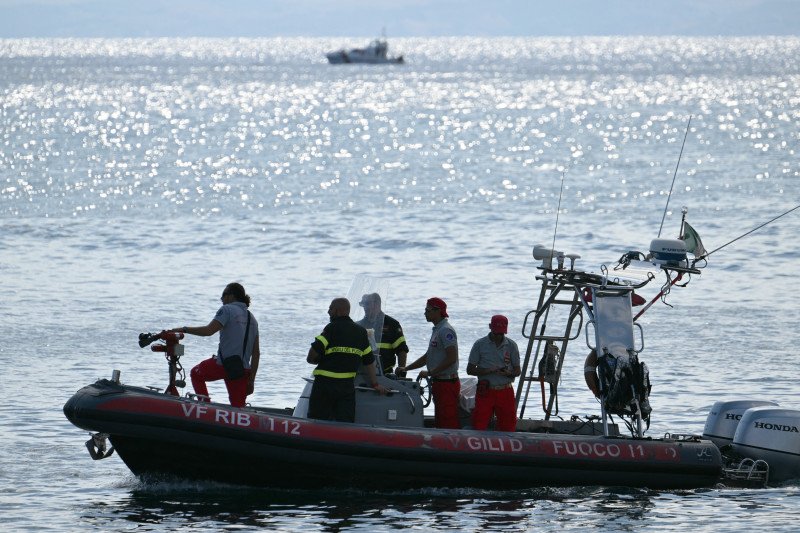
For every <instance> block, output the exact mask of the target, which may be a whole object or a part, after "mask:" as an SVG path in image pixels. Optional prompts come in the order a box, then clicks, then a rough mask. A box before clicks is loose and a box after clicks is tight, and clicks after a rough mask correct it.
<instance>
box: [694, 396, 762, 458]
mask: <svg viewBox="0 0 800 533" xmlns="http://www.w3.org/2000/svg"><path fill="white" fill-rule="evenodd" d="M764 405H768V406H773V407H776V406H777V405H778V404H777V403H775V402H770V401H764V400H734V401H721V402H715V403H714V405H713V406H711V411H710V412H709V413H708V417H706V426H705V427H704V428H703V438H706V439H708V440H710V441H711V442H713V443H714V444H716V445H717V447H718V448H722V447H723V446H726V445H728V444H730V443H731V442H732V441H733V435H734V433H736V428H737V427H738V426H739V420H740V419H741V418H742V415H743V414H744V412H745V411H747V410H748V409H750V408H751V407H759V406H764Z"/></svg>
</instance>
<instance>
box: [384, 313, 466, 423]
mask: <svg viewBox="0 0 800 533" xmlns="http://www.w3.org/2000/svg"><path fill="white" fill-rule="evenodd" d="M447 318H448V315H447V304H446V303H445V302H444V300H442V299H441V298H429V299H428V301H427V302H426V305H425V319H426V320H427V321H428V322H431V323H432V324H433V332H432V333H431V340H430V342H429V343H428V351H426V352H425V354H424V355H423V356H422V357H420V358H419V359H417V360H416V361H414V362H413V363H411V364H410V365H408V366H407V367H402V366H399V367H397V371H398V372H403V373H404V372H406V371H408V370H413V369H415V368H420V367H422V366H423V365H425V366H426V367H427V370H423V371H422V372H420V373H419V376H420V378H426V377H430V378H431V396H432V397H433V408H434V418H435V424H436V427H437V428H441V429H460V428H461V421H460V420H459V418H458V396H459V394H460V393H461V381H460V380H459V379H458V339H457V338H456V330H455V329H453V326H451V325H450V323H449V322H448V320H447Z"/></svg>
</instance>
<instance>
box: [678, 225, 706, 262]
mask: <svg viewBox="0 0 800 533" xmlns="http://www.w3.org/2000/svg"><path fill="white" fill-rule="evenodd" d="M683 242H685V243H686V251H687V252H689V253H690V254H694V256H695V257H702V256H704V255H706V249H705V248H704V247H703V241H701V240H700V235H698V234H697V232H696V231H695V230H694V228H693V227H691V226H690V225H689V223H688V222H684V223H683Z"/></svg>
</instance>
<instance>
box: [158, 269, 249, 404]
mask: <svg viewBox="0 0 800 533" xmlns="http://www.w3.org/2000/svg"><path fill="white" fill-rule="evenodd" d="M220 300H221V301H222V307H220V308H219V309H218V310H217V314H216V315H215V316H214V318H213V319H212V320H211V322H209V323H208V324H207V325H205V326H199V327H189V326H183V327H181V328H175V329H173V330H171V331H176V332H178V331H179V332H182V333H186V334H189V335H198V336H200V337H208V336H211V335H213V334H215V333H216V332H218V331H219V348H218V349H217V354H216V355H214V356H212V357H210V358H209V359H206V360H205V361H202V362H200V363H199V364H198V365H197V366H195V367H194V368H192V371H191V373H190V376H191V378H192V386H193V387H194V392H195V393H196V394H197V395H198V396H201V397H203V398H204V399H206V400H207V401H210V400H211V398H210V396H209V394H208V387H207V386H206V383H207V382H209V381H217V380H220V379H224V380H225V387H226V388H227V389H228V399H229V400H230V402H231V405H232V406H233V407H244V406H245V400H246V398H247V396H248V395H249V394H252V393H253V391H254V389H255V378H256V372H257V371H258V363H259V360H260V358H261V350H260V348H259V336H258V321H257V320H256V318H255V317H254V316H253V313H251V312H250V310H249V309H248V307H250V296H248V295H247V293H245V290H244V287H242V285H241V284H239V283H229V284H228V285H227V286H226V287H225V290H224V291H222V297H221V298H220Z"/></svg>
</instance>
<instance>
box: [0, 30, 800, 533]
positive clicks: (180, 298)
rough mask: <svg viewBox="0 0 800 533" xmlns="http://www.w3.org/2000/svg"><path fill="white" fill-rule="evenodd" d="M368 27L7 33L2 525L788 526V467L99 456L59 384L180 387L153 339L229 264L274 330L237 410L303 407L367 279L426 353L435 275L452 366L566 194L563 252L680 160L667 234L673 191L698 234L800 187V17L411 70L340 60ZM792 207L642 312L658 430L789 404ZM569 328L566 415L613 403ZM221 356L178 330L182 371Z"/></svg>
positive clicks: (794, 368) (477, 53)
mask: <svg viewBox="0 0 800 533" xmlns="http://www.w3.org/2000/svg"><path fill="white" fill-rule="evenodd" d="M354 44H359V43H348V42H343V41H339V40H333V39H331V40H324V39H270V40H267V39H264V40H243V39H228V40H192V39H186V40H181V39H162V40H157V39H154V40H0V225H1V227H2V231H0V276H2V279H3V282H4V283H2V286H0V315H2V317H3V318H4V325H5V332H4V333H5V335H4V340H3V341H2V342H0V358H2V361H3V363H4V364H3V367H4V370H3V371H2V379H0V383H1V384H2V389H3V391H4V393H5V396H6V402H4V404H3V405H2V407H0V434H2V436H3V439H2V441H3V444H4V446H2V451H0V514H1V515H2V517H3V519H2V521H3V526H4V528H5V529H8V530H86V529H92V530H102V531H109V530H115V531H119V530H128V529H130V530H134V529H135V530H138V531H153V530H156V531H174V530H182V529H197V530H219V529H271V530H281V531H309V530H313V531H356V530H364V531H374V530H388V529H398V528H401V527H406V526H407V527H413V528H416V529H432V530H442V531H444V530H465V531H477V530H512V531H519V530H534V529H536V530H543V531H561V530H585V529H587V528H589V527H592V528H593V527H601V528H604V529H607V530H611V531H641V530H652V531H659V530H664V531H667V530H669V531H673V530H676V529H687V528H692V529H695V530H701V531H715V532H716V531H742V530H747V529H756V528H760V529H764V530H770V531H794V529H795V527H793V524H794V523H796V521H797V520H798V519H799V518H800V511H798V510H797V509H798V508H799V507H800V492H799V491H798V485H797V484H796V483H788V484H785V485H783V486H779V487H773V488H770V489H767V490H742V489H731V488H725V487H716V488H713V489H702V490H695V491H682V492H653V491H647V490H630V489H622V488H596V487H585V488H574V489H548V488H544V489H531V490H529V491H514V492H490V491H480V490H465V489H449V490H444V489H436V490H434V489H430V490H428V491H414V492H399V493H396V492H386V493H377V494H376V493H372V492H369V493H365V492H359V491H357V490H353V491H351V492H345V493H341V492H334V491H328V490H325V489H324V488H321V489H320V490H319V491H307V492H292V491H286V492H284V491H266V490H254V489H249V488H242V487H229V486H220V485H215V484H194V483H191V484H189V483H184V482H180V481H151V482H142V481H140V480H137V479H135V478H134V477H133V476H132V475H131V474H130V473H129V472H128V470H127V469H126V467H125V466H124V464H123V463H122V462H121V461H120V460H119V458H117V457H114V458H111V459H108V460H105V461H100V462H93V461H91V459H90V458H89V457H88V454H87V453H86V450H85V448H84V447H83V441H84V440H85V439H86V438H87V436H86V434H85V433H84V432H82V431H81V430H78V429H77V428H75V427H73V426H72V425H70V424H69V423H68V422H67V421H66V419H65V418H64V417H63V414H62V413H61V407H62V405H63V403H64V402H65V401H66V399H67V398H69V396H70V395H71V394H72V393H73V392H74V391H75V390H77V389H78V388H79V387H81V386H82V385H85V384H87V383H89V382H91V381H93V380H95V379H97V378H99V377H108V376H109V375H110V373H111V370H112V369H120V370H121V372H122V377H123V381H126V382H129V383H136V384H142V385H154V386H160V387H163V386H164V384H165V381H166V368H165V365H164V362H163V360H162V359H161V358H160V357H159V356H157V355H156V354H154V353H152V352H148V351H144V350H140V349H139V348H138V347H137V345H136V343H135V340H136V336H137V334H138V333H139V332H140V331H154V330H158V329H161V328H165V327H176V326H181V325H184V324H190V325H202V324H205V323H207V322H208V320H209V319H210V318H211V317H213V313H214V312H215V310H216V308H217V306H218V297H219V293H220V291H221V290H222V288H223V287H224V285H225V284H226V283H228V282H229V281H232V280H238V281H241V282H242V283H243V284H244V286H245V287H246V289H247V291H248V293H249V294H250V295H251V296H252V299H253V307H252V309H253V311H254V313H256V315H257V316H258V317H259V321H260V322H261V325H262V326H261V327H262V337H263V340H262V351H264V352H265V356H264V363H263V369H262V371H261V372H259V378H258V380H257V390H256V393H255V394H254V395H253V396H251V402H252V403H253V404H256V405H277V406H291V405H293V404H294V402H295V401H296V398H297V396H298V395H299V392H300V390H301V389H302V385H303V382H302V380H301V379H300V377H299V376H304V375H307V374H308V372H309V370H310V369H309V367H308V365H307V364H306V363H305V353H306V352H307V347H308V344H309V343H310V341H311V340H312V339H313V337H314V335H316V334H317V333H319V330H320V328H321V327H322V326H323V325H324V324H325V322H326V321H327V316H326V314H325V311H326V309H327V306H328V302H329V301H330V299H331V298H332V297H334V296H338V295H341V294H345V293H347V291H348V289H349V287H350V283H351V281H352V280H353V278H354V276H355V275H357V274H359V273H367V274H370V275H372V276H376V277H382V278H385V279H387V280H388V282H389V287H390V289H389V299H388V302H387V303H386V305H385V308H386V310H387V311H388V312H389V313H390V314H392V315H393V316H395V317H396V318H398V319H399V320H400V321H401V322H402V324H403V326H404V329H405V331H406V337H407V339H408V341H409V345H410V347H411V352H412V353H411V356H412V357H415V356H417V355H420V354H421V353H422V351H423V349H424V347H425V345H426V342H427V338H428V334H429V326H428V325H427V324H426V323H425V321H424V318H423V316H422V310H423V308H424V302H425V299H427V298H428V297H429V296H432V295H438V296H441V297H443V298H444V299H445V300H446V301H447V302H448V304H449V310H450V311H451V316H452V323H453V324H454V326H455V327H456V328H457V330H458V332H459V338H460V339H461V365H462V368H463V367H464V366H465V364H466V353H468V350H469V346H470V345H471V343H472V342H473V341H474V340H475V339H476V338H478V337H479V336H481V335H483V334H484V333H485V329H486V324H487V322H488V318H489V316H490V315H492V314H494V313H498V312H502V313H504V314H506V315H508V316H509V317H510V319H511V332H512V333H511V335H512V337H515V338H516V339H517V340H518V341H520V342H521V341H522V340H523V339H522V338H521V335H520V334H519V331H520V329H521V327H522V320H523V318H524V316H525V313H526V312H527V311H529V310H530V309H531V308H532V307H533V306H534V304H535V298H536V296H537V290H538V286H537V285H536V283H535V280H534V275H535V273H536V270H535V268H534V264H533V261H532V260H531V259H530V250H531V247H532V245H533V244H535V243H544V244H547V245H550V244H552V242H553V238H554V229H555V224H556V211H557V207H558V206H559V203H560V206H561V209H560V211H559V212H558V229H557V232H556V247H557V248H559V249H562V250H565V251H567V252H574V253H579V254H581V256H582V257H581V259H580V260H579V265H584V266H585V267H586V268H590V269H595V270H596V269H598V268H599V267H600V265H601V264H608V265H611V264H613V263H614V262H615V261H616V260H617V259H618V258H619V257H620V256H621V255H622V254H623V253H624V252H626V251H628V250H646V249H647V247H648V245H649V242H650V240H651V239H652V238H654V237H656V236H657V235H658V233H659V227H660V225H661V220H662V216H663V215H664V209H665V205H666V204H667V198H668V196H667V195H668V193H669V191H670V187H671V184H672V181H673V177H674V178H675V186H674V190H673V193H672V196H671V197H670V199H669V209H668V212H667V214H666V217H665V220H664V226H663V236H666V237H675V236H676V234H677V231H678V227H679V224H680V209H681V207H682V206H687V207H688V208H689V214H688V219H689V220H690V221H691V223H692V224H693V225H694V227H695V228H696V229H698V231H699V232H700V234H701V236H702V237H703V240H704V242H705V245H706V247H707V248H708V249H709V250H713V249H715V248H718V247H720V246H723V245H725V244H726V243H728V242H729V241H731V240H733V239H735V238H736V237H738V236H740V235H742V234H743V233H745V232H747V231H749V230H751V229H753V228H755V227H756V226H758V225H760V224H762V223H764V222H767V221H769V220H770V219H772V218H773V217H775V216H777V215H780V214H781V213H783V212H785V211H787V210H789V209H791V208H792V207H794V206H796V205H798V204H800V186H799V185H798V183H800V182H799V181H798V180H800V164H799V163H798V154H797V151H798V146H800V133H799V132H800V63H798V61H797V57H798V56H800V39H797V38H740V39H711V38H709V39H702V38H694V39H669V38H658V39H654V38H647V39H644V38H641V39H639V38H583V39H582V38H577V39H566V38H562V39H555V38H554V39H467V38H458V39H426V40H421V39H398V40H396V41H392V43H391V44H392V47H393V53H401V54H403V55H404V56H405V57H406V59H407V64H406V65H404V66H401V67H367V66H352V65H351V66H340V67H334V66H330V65H327V64H326V63H325V62H324V52H325V51H327V50H332V49H337V48H340V47H342V46H345V45H348V46H349V45H354ZM690 117H691V125H690V128H689V131H688V135H687V136H686V143H685V147H684V148H683V155H682V157H681V160H680V164H679V165H678V156H679V153H680V152H681V147H682V145H683V140H684V133H685V131H686V126H687V123H688V122H689V120H690ZM676 167H677V171H676ZM562 186H563V190H562ZM798 213H800V210H799V211H795V212H793V213H791V214H789V215H786V216H785V217H782V218H780V219H778V220H777V221H775V222H774V223H771V224H769V225H767V226H766V227H764V228H763V229H760V230H759V231H757V232H755V233H753V234H752V235H750V236H748V237H746V238H744V239H741V240H739V241H736V242H735V243H733V244H731V245H730V246H726V247H724V248H722V249H721V250H719V251H718V252H715V253H713V254H712V255H711V257H710V259H709V266H708V268H706V269H705V271H704V272H703V274H702V276H699V277H698V276H695V277H694V278H693V279H692V280H691V283H690V284H689V286H688V287H687V288H685V289H675V290H673V292H672V293H671V294H670V295H669V297H668V300H667V302H668V303H669V304H671V305H674V308H670V307H667V306H664V305H661V304H658V305H656V306H654V307H653V308H652V309H651V310H650V311H648V313H647V314H646V315H645V317H644V318H643V320H642V322H643V325H644V327H645V343H646V347H645V351H644V352H643V353H642V359H643V360H645V361H647V363H648V365H649V366H650V372H651V379H652V380H653V382H654V388H653V393H652V396H651V401H652V403H653V407H654V414H653V426H652V427H651V429H650V434H651V435H654V436H658V435H660V434H662V433H665V432H668V431H670V432H695V433H697V432H700V431H701V430H702V427H703V422H704V420H705V416H706V414H707V412H708V409H709V407H710V406H711V404H712V403H713V402H714V401H716V400H719V399H733V398H746V397H758V398H766V399H773V400H777V401H779V402H780V403H781V404H782V405H787V406H793V407H797V406H798V401H797V397H798V392H800V391H798V387H797V376H798V366H799V365H798V364H799V363H800V359H798V357H800V356H798V353H797V350H796V347H797V346H798V344H800V335H798V331H797V319H798V313H797V305H796V302H795V298H794V297H793V293H794V292H795V291H794V287H793V286H792V285H791V282H792V280H793V279H794V278H796V276H797V275H798V274H800V267H798V259H800V246H798V244H797V237H796V236H797V235H798V234H800V215H799V214H798ZM657 290H658V287H656V288H655V290H653V291H652V293H653V294H650V296H652V295H654V294H655V292H657ZM573 346H574V353H569V354H568V355H569V357H568V358H567V360H566V363H565V373H564V380H563V383H562V384H561V388H560V390H561V396H560V415H561V416H563V417H565V418H568V417H569V416H570V415H572V414H578V415H586V414H593V413H596V412H597V406H596V404H595V403H594V402H593V401H592V399H591V397H590V395H589V393H588V392H587V391H586V390H585V388H584V387H583V386H581V383H582V381H583V380H582V377H581V374H582V370H581V369H582V366H583V354H582V353H581V352H583V351H585V350H584V349H583V348H582V347H581V345H580V344H578V343H575V344H574V345H573ZM214 349H215V342H214V339H201V338H198V337H193V338H190V339H188V340H187V342H186V350H187V355H186V356H185V358H184V362H185V364H186V365H187V366H190V365H193V364H195V363H196V362H197V361H199V360H200V359H201V358H204V357H206V356H207V355H208V354H210V353H211V352H212V351H213V350H214ZM222 391H223V389H222V388H221V387H218V388H213V387H212V389H211V393H212V395H217V396H219V395H221V394H224V393H223V392H222ZM534 392H537V391H534ZM535 396H536V395H535V394H534V395H533V397H534V398H535ZM539 409H540V408H539V406H538V405H537V401H536V400H533V401H531V402H530V403H529V405H528V407H527V413H528V414H531V415H536V414H537V413H538V410H539ZM268 475H269V473H265V476H268Z"/></svg>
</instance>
